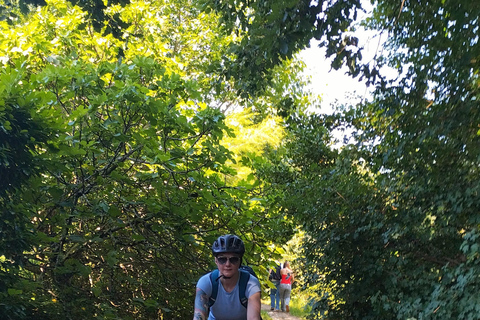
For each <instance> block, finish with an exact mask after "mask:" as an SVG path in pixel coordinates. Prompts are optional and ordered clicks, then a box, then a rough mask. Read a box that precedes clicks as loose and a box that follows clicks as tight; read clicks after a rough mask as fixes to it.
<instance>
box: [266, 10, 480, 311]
mask: <svg viewBox="0 0 480 320" xmlns="http://www.w3.org/2000/svg"><path fill="white" fill-rule="evenodd" d="M479 10H480V7H479V6H478V4H477V3H475V4H472V3H471V2H467V1H436V2H431V1H421V2H420V3H413V2H409V1H402V2H401V5H400V2H398V1H379V2H378V4H377V7H376V9H375V11H374V14H373V16H372V17H370V18H369V20H368V21H367V26H369V27H372V28H378V29H380V30H382V31H383V32H385V33H388V35H389V37H388V39H389V40H388V41H387V42H386V44H385V45H386V47H387V48H389V49H391V50H389V51H386V52H389V54H388V55H386V56H383V57H379V59H378V60H376V61H375V62H376V63H377V66H378V68H380V70H382V68H381V67H382V66H384V65H388V66H390V67H393V68H395V69H397V70H398V71H399V75H398V77H395V78H394V79H392V80H388V81H387V79H388V78H389V77H387V76H386V75H381V77H380V78H377V79H376V80H374V79H372V78H371V79H370V81H373V83H375V84H376V85H377V90H376V92H375V95H374V99H373V100H372V101H370V102H367V103H364V104H362V105H358V106H355V107H353V108H345V109H344V112H343V113H340V114H339V115H338V116H337V117H331V118H329V117H318V116H315V117H311V118H307V119H305V120H302V121H300V122H299V123H298V125H296V126H292V130H291V134H290V135H289V139H288V140H287V142H286V146H287V149H288V152H287V153H286V154H285V157H284V158H283V159H282V162H281V165H275V166H273V167H270V169H269V171H267V172H268V174H267V175H265V178H268V177H272V178H273V180H272V183H274V184H275V185H276V186H280V188H279V189H280V190H281V191H282V192H283V193H284V194H285V204H286V206H287V210H288V211H287V212H289V213H291V214H292V216H294V217H295V218H297V219H299V220H301V221H302V223H303V225H304V228H305V231H306V232H307V236H306V238H305V246H304V253H305V256H306V259H305V260H304V266H305V268H307V270H308V271H307V274H309V279H310V285H316V284H320V286H319V290H318V296H319V297H320V298H319V299H317V301H316V304H315V309H316V313H315V314H313V315H312V318H321V317H322V316H324V317H325V318H327V319H453V318H455V319H478V318H479V316H478V302H479V301H478V298H477V296H476V295H475V291H477V290H478V288H479V285H480V283H479V279H480V278H479V276H480V269H479V268H478V265H479V257H480V251H479V243H478V241H479V238H478V235H479V231H480V230H479V215H478V208H479V205H480V203H479V202H478V199H479V197H478V191H479V190H478V186H479V184H478V182H479V181H480V176H479V171H478V165H479V160H478V159H479V155H480V153H479V152H480V150H479V149H478V140H479V131H478V123H479V120H480V118H479V112H478V110H479V104H478V100H479V89H478V88H479V86H478V84H479V80H478V72H479V64H478V61H479V60H478V59H479V57H480V46H479V43H478V30H479V19H478V16H479V14H480V11H479ZM321 124H324V125H326V126H331V127H335V126H338V125H342V126H343V125H346V126H350V128H351V129H352V130H354V131H353V132H354V136H355V137H356V143H355V144H351V145H346V146H344V147H343V148H342V150H341V151H340V152H339V153H338V154H335V153H332V152H331V151H329V149H328V145H329V143H330V140H331V138H330V137H329V135H328V134H326V133H324V132H322V130H323V129H321ZM277 161H278V160H277ZM286 163H288V164H289V165H288V166H285V164H286ZM272 172H278V173H277V174H272ZM286 177H289V178H286ZM285 180H286V181H288V184H283V183H284V182H285ZM284 186H288V187H286V188H284ZM322 319H323V318H322Z"/></svg>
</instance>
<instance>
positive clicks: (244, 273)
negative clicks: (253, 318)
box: [208, 266, 261, 319]
mask: <svg viewBox="0 0 480 320" xmlns="http://www.w3.org/2000/svg"><path fill="white" fill-rule="evenodd" d="M238 271H239V272H240V280H239V281H238V294H239V298H240V303H241V304H242V306H244V307H245V308H247V305H248V298H247V297H246V295H245V291H247V283H248V280H250V276H251V275H252V276H254V277H255V278H257V275H256V274H255V271H253V269H252V268H251V267H249V266H240V268H238ZM219 276H220V275H219V271H218V269H215V270H213V271H212V272H210V282H211V283H212V294H211V295H210V298H208V307H209V308H210V307H211V306H213V304H214V303H215V300H216V299H217V294H218V279H219ZM260 319H261V318H260Z"/></svg>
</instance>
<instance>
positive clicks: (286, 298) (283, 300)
mask: <svg viewBox="0 0 480 320" xmlns="http://www.w3.org/2000/svg"><path fill="white" fill-rule="evenodd" d="M280 275H281V277H282V279H281V280H280V286H279V292H280V305H281V307H282V311H284V312H285V311H286V312H290V308H289V304H290V294H291V292H292V284H293V281H295V278H294V274H293V271H292V269H290V262H288V261H285V263H284V264H283V268H282V269H281V270H280Z"/></svg>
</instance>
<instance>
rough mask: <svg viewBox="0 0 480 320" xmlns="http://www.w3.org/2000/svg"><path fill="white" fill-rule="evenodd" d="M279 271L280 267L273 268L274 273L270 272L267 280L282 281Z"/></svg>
mask: <svg viewBox="0 0 480 320" xmlns="http://www.w3.org/2000/svg"><path fill="white" fill-rule="evenodd" d="M280 269H282V268H281V267H280V266H277V267H276V268H275V271H273V270H271V271H270V275H269V277H268V279H269V280H282V276H281V275H280Z"/></svg>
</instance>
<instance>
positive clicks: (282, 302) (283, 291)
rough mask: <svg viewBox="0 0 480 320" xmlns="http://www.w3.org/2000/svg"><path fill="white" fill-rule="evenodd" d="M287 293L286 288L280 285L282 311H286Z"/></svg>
mask: <svg viewBox="0 0 480 320" xmlns="http://www.w3.org/2000/svg"><path fill="white" fill-rule="evenodd" d="M285 291H286V288H285V286H284V285H283V284H280V307H281V310H282V311H285Z"/></svg>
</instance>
